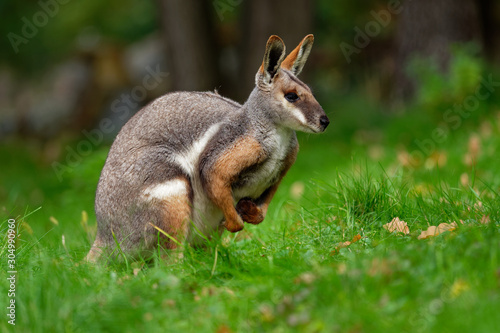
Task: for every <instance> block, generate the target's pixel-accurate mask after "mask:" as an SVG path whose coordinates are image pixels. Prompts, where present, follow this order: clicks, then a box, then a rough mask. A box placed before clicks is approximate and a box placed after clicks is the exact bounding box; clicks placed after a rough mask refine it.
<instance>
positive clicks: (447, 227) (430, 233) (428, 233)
mask: <svg viewBox="0 0 500 333" xmlns="http://www.w3.org/2000/svg"><path fill="white" fill-rule="evenodd" d="M456 228H457V222H452V223H441V224H440V225H438V226H437V227H436V226H434V225H431V226H430V227H429V228H428V229H427V230H425V231H422V233H421V234H420V236H418V239H426V238H429V237H434V236H437V235H439V234H442V233H443V232H445V231H452V230H455V229H456Z"/></svg>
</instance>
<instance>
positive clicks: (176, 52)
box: [158, 0, 217, 90]
mask: <svg viewBox="0 0 500 333" xmlns="http://www.w3.org/2000/svg"><path fill="white" fill-rule="evenodd" d="M158 1H159V8H160V13H159V15H160V20H161V25H162V30H163V36H164V38H165V43H166V48H167V55H168V60H169V61H168V64H169V72H170V75H171V82H172V89H174V90H213V89H214V88H215V87H216V82H217V57H216V45H214V42H213V41H214V38H213V34H212V25H211V22H210V17H211V15H210V13H211V11H212V8H211V2H210V1H204V0H158Z"/></svg>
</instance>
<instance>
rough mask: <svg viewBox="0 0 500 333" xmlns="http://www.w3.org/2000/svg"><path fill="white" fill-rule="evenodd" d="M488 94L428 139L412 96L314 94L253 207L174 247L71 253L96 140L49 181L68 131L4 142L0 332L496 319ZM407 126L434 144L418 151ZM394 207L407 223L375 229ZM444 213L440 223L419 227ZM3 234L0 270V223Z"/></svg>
mask: <svg viewBox="0 0 500 333" xmlns="http://www.w3.org/2000/svg"><path fill="white" fill-rule="evenodd" d="M497 102H498V101H496V100H493V99H490V100H488V101H486V102H484V103H483V104H484V105H483V104H482V106H481V108H480V110H481V112H482V113H481V114H478V115H476V116H474V117H471V118H469V119H466V120H464V122H463V124H462V125H461V127H460V128H458V129H457V130H454V131H452V132H450V133H449V135H448V136H447V138H446V140H444V141H441V142H439V144H438V143H436V142H434V143H432V142H431V141H425V140H430V138H432V134H431V133H432V131H433V129H434V128H435V127H436V126H437V125H436V124H438V122H435V121H434V120H433V119H431V118H430V117H422V116H418V114H417V115H416V111H415V110H412V109H411V108H409V109H408V110H407V112H406V113H405V115H404V116H388V115H386V116H381V114H383V113H380V111H379V110H377V109H376V108H377V107H380V106H373V103H371V102H370V101H369V100H366V98H363V97H359V96H357V97H351V98H345V97H344V98H343V99H339V100H335V99H334V98H331V99H328V100H326V102H323V106H324V108H325V110H327V112H328V114H329V116H330V118H331V120H332V124H331V125H330V127H329V128H328V130H327V132H326V133H325V134H324V135H304V134H300V135H299V141H300V144H301V151H300V152H299V155H298V160H297V162H296V164H295V165H294V166H293V167H292V169H291V170H290V172H289V174H288V175H287V176H286V178H285V180H284V183H283V184H282V186H281V187H280V190H279V191H278V193H277V195H276V197H275V199H274V200H273V202H272V204H271V207H270V211H269V213H268V216H267V217H266V219H265V221H264V222H263V223H262V224H261V225H258V226H253V225H246V226H245V229H244V230H243V231H242V232H240V233H238V234H229V233H225V234H224V235H223V236H222V237H221V238H220V239H214V240H213V241H211V242H210V243H208V244H207V246H206V247H205V248H201V249H194V248H189V247H186V248H185V249H184V258H183V259H182V260H180V261H174V260H170V261H168V260H161V259H158V258H154V259H153V260H152V261H148V262H144V261H143V260H138V261H126V262H124V261H121V262H116V261H109V262H108V263H107V265H94V264H87V263H85V262H83V261H82V258H83V257H84V256H85V255H86V253H87V252H88V250H89V248H90V244H91V242H92V241H93V237H94V236H95V230H96V227H95V224H96V221H95V214H94V212H93V199H94V192H95V188H96V184H97V180H98V177H99V173H100V169H101V168H102V165H103V164H104V160H105V157H106V154H107V151H108V149H109V145H102V146H99V147H94V149H93V151H92V153H91V154H89V155H88V156H85V157H84V158H83V159H82V162H81V163H78V165H76V166H74V167H72V168H71V171H70V172H68V173H66V174H65V175H64V177H63V178H62V181H59V180H58V178H57V177H56V175H55V173H54V172H53V169H52V167H51V164H50V162H48V160H50V159H49V158H48V156H52V155H53V152H54V151H60V154H59V156H60V159H64V152H65V147H66V145H68V146H69V147H74V146H75V145H76V144H77V142H78V140H73V141H71V140H70V141H68V142H64V143H62V144H61V143H60V142H58V143H51V142H47V143H45V144H44V145H41V144H40V143H38V142H35V141H31V142H30V141H23V142H20V141H16V140H13V141H7V142H4V143H2V146H1V147H0V154H1V156H4V157H6V158H4V159H3V161H2V167H1V168H2V172H1V174H0V184H1V186H0V200H1V201H0V211H1V221H2V224H1V228H2V232H3V234H4V235H7V229H8V219H9V218H13V219H15V220H16V223H17V224H16V229H17V232H18V238H17V241H16V254H17V257H16V262H15V268H16V270H17V282H16V286H15V294H16V295H15V300H16V303H15V305H16V310H15V316H16V317H15V319H16V321H15V324H16V325H15V327H13V326H11V325H10V324H9V323H8V320H9V319H8V317H6V316H5V314H7V310H6V309H5V308H6V306H8V304H9V303H8V302H9V299H10V298H9V297H8V296H7V295H8V293H9V285H8V283H6V282H5V279H4V282H3V283H1V284H0V295H1V296H0V299H1V304H2V307H3V308H4V312H5V314H4V315H3V320H2V321H1V322H0V330H1V331H2V332H5V331H16V332H136V331H141V332H219V333H222V332H497V331H498V329H499V327H500V315H499V314H498V310H499V309H500V253H499V252H500V251H499V250H500V197H499V193H500V177H499V176H498V175H499V174H500V157H498V154H497V151H498V150H499V148H500V136H499V134H500V113H499V111H498V110H499V107H498V103H497ZM435 108H436V109H438V107H437V106H436V107H435ZM360 110H361V111H360ZM422 119H423V120H422ZM415 140H420V141H419V142H425V145H427V146H430V145H431V143H432V144H433V145H434V147H431V148H433V149H430V151H429V153H428V154H427V153H426V152H422V151H420V152H421V154H419V153H418V149H419V145H418V143H416V141H415ZM421 150H422V149H421ZM61 152H62V153H61ZM415 152H417V153H415ZM395 218H399V219H400V220H401V221H404V222H406V226H407V229H402V230H403V231H407V232H397V231H393V232H390V230H387V224H388V223H389V222H391V221H392V220H393V219H395ZM442 223H445V224H446V225H444V226H446V227H447V229H449V230H446V231H445V230H441V231H442V232H441V233H439V234H438V233H437V232H434V233H432V234H431V235H429V234H427V235H426V234H425V233H424V234H422V232H424V231H426V230H428V228H429V227H430V226H438V225H440V224H442ZM384 225H385V226H386V227H384ZM2 244H3V246H2V249H1V251H2V252H1V253H2V261H1V263H0V265H1V267H2V270H3V271H4V272H7V271H9V270H10V269H9V267H8V262H7V256H8V253H9V252H8V242H7V236H4V240H3V243H2Z"/></svg>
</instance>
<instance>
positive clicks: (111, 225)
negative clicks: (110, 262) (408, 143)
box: [87, 45, 327, 260]
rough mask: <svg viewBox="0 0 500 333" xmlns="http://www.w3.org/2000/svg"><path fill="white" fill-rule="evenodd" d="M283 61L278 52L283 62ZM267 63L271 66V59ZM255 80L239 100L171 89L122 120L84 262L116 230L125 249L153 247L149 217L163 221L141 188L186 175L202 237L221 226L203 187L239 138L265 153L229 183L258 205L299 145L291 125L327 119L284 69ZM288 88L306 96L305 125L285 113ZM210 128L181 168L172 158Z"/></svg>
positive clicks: (317, 125) (313, 125)
mask: <svg viewBox="0 0 500 333" xmlns="http://www.w3.org/2000/svg"><path fill="white" fill-rule="evenodd" d="M270 51H272V50H267V51H266V54H269V53H270ZM283 52H284V45H283ZM282 60H283V56H282V57H280V58H279V61H280V63H281V61H282ZM301 61H305V60H304V59H301ZM278 65H279V64H278ZM268 67H269V68H274V67H273V66H272V64H270V65H269V66H268ZM271 74H272V76H273V77H272V81H271V83H269V84H268V86H266V87H262V86H261V85H259V81H260V82H262V79H263V77H264V75H266V76H269V75H271ZM256 80H257V82H256V83H257V86H256V87H255V88H254V90H253V91H252V93H251V94H250V96H249V98H248V100H247V101H246V102H245V104H244V105H240V104H238V103H236V102H234V101H232V100H230V99H227V98H224V97H222V96H220V95H218V94H215V93H210V92H174V93H170V94H167V95H165V96H163V97H160V98H158V99H157V100H155V101H154V102H152V103H151V104H149V105H148V106H146V107H145V108H144V109H142V110H141V111H140V112H138V113H137V114H136V115H135V116H134V117H133V118H132V119H130V121H129V122H127V124H125V126H124V127H123V128H122V130H121V131H120V133H119V134H118V136H117V137H116V139H115V141H114V143H113V145H112V146H111V149H110V151H109V155H108V158H107V160H106V163H105V165H104V168H103V170H102V173H101V177H100V179H99V183H98V186H97V192H96V201H95V211H96V216H97V222H98V229H97V236H96V241H95V243H94V245H93V248H92V249H91V252H90V253H89V255H88V257H87V258H88V259H89V260H95V259H96V258H97V257H98V256H99V254H100V250H99V249H100V248H108V249H111V248H114V247H115V246H116V244H115V240H114V238H113V233H114V235H115V237H116V240H117V241H118V242H119V243H120V247H121V249H122V250H123V251H125V252H126V253H129V254H135V253H138V252H143V251H144V250H146V251H147V250H153V249H154V246H155V240H156V238H157V234H158V233H157V231H156V230H155V229H153V227H151V226H150V225H149V223H150V222H151V223H153V224H155V225H160V224H161V220H162V219H164V218H165V217H164V215H163V211H162V208H161V207H159V206H158V205H157V202H156V201H150V202H145V201H144V200H143V196H142V193H144V191H145V190H146V189H148V188H150V187H151V186H155V185H157V184H163V183H165V182H167V181H169V180H172V179H184V180H185V181H186V182H187V183H188V184H189V187H188V197H189V202H190V204H191V205H192V208H191V216H190V218H191V219H193V220H196V221H194V222H195V224H196V225H198V226H200V225H202V226H203V227H201V229H202V230H201V231H202V232H203V233H205V234H206V235H207V236H210V234H211V233H213V232H220V230H222V229H221V227H220V225H221V223H222V221H223V219H224V216H223V214H222V212H221V211H220V209H218V208H217V207H215V206H214V205H210V202H208V201H209V200H208V199H207V198H206V197H204V191H205V187H206V186H207V182H208V181H209V173H210V171H211V169H212V167H213V166H214V164H215V163H216V162H217V160H218V158H219V157H220V156H221V155H222V154H224V153H225V152H226V151H227V150H228V149H230V148H231V147H232V144H233V143H234V142H236V141H237V140H239V139H241V138H247V137H248V138H253V139H255V140H256V141H257V142H259V143H260V145H261V146H262V147H263V150H264V151H265V155H266V159H265V161H264V162H262V163H256V164H255V165H253V166H251V167H249V168H247V169H246V170H243V171H242V172H241V174H240V175H239V176H238V177H237V179H236V180H235V182H234V183H233V184H232V190H233V196H234V200H235V202H238V201H239V200H240V199H242V198H251V199H254V200H256V201H257V203H258V200H259V198H260V197H261V195H262V194H263V193H264V192H265V191H266V190H267V189H268V188H269V187H270V186H272V185H273V184H275V183H276V182H278V181H279V175H280V172H281V171H282V170H283V168H284V165H283V161H284V160H285V158H286V156H288V154H289V153H290V152H291V151H292V150H294V149H295V148H296V147H297V146H298V143H297V138H296V135H295V131H294V130H303V131H308V132H321V131H323V130H324V129H325V128H326V125H327V123H326V125H325V123H324V119H325V118H326V116H325V113H324V111H323V109H322V108H321V106H320V105H319V104H318V103H317V102H316V100H315V99H314V97H312V94H311V92H310V90H309V88H308V87H307V86H305V85H304V84H303V83H302V82H300V81H299V80H298V79H297V78H296V77H295V75H293V74H292V72H290V71H288V70H286V69H278V70H277V72H276V73H260V72H259V73H258V74H257V77H256ZM292 86H293V87H294V89H295V88H296V89H297V91H300V94H301V95H300V94H299V95H300V96H302V97H303V101H301V103H302V104H300V103H298V104H297V105H298V106H297V108H296V109H297V110H299V111H294V112H301V113H302V115H303V119H305V120H306V121H307V123H305V124H303V123H300V121H299V120H297V119H302V116H300V115H298V118H297V117H295V118H294V117H292V116H291V115H290V109H289V106H288V104H287V103H288V102H287V101H285V99H284V97H283V93H284V92H283V91H282V90H283V89H285V88H286V89H289V88H288V87H292ZM287 108H288V109H287ZM321 119H323V121H321ZM326 119H327V118H326ZM217 124H218V125H217ZM214 126H217V127H214ZM211 128H216V129H217V131H216V132H215V133H214V134H213V135H212V136H210V137H209V140H208V142H207V143H206V146H204V149H203V150H202V151H200V152H199V155H197V156H196V159H195V161H194V165H193V166H192V167H193V172H188V171H186V170H190V169H189V166H186V165H180V164H179V159H178V158H176V156H178V155H179V154H181V153H182V152H188V151H191V150H193V144H194V143H195V142H198V141H199V140H200V138H202V137H203V136H204V135H206V133H207V131H209V129H211ZM200 202H202V203H203V205H201V206H200ZM197 205H198V206H199V207H197ZM200 207H202V208H200ZM199 209H202V210H204V211H201V212H200V211H198V210H199ZM205 219H206V220H205ZM186 239H187V241H188V242H190V243H199V242H200V240H201V239H200V238H199V237H197V236H196V234H195V232H194V230H192V228H191V227H190V228H189V229H188V234H187V235H186Z"/></svg>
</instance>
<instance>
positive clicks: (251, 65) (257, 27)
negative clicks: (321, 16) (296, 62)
mask: <svg viewBox="0 0 500 333" xmlns="http://www.w3.org/2000/svg"><path fill="white" fill-rule="evenodd" d="M244 6H245V7H244V8H243V11H242V14H243V15H244V17H243V18H242V23H243V27H242V31H243V38H242V44H241V50H242V52H241V67H240V81H239V85H238V88H239V94H238V95H239V96H240V97H241V98H244V97H247V96H248V95H249V94H250V91H251V90H252V89H253V87H254V85H255V84H254V82H255V80H254V78H255V73H257V70H258V69H259V66H260V65H261V63H262V57H263V56H264V50H265V47H266V42H267V39H268V38H269V36H271V35H278V36H280V37H281V38H282V39H283V41H284V42H285V44H286V47H287V53H288V52H290V51H292V50H293V49H294V48H295V47H296V46H297V45H298V43H299V42H300V41H301V39H302V38H304V36H306V35H307V34H309V33H312V32H313V31H312V18H313V8H314V1H310V0H274V1H269V0H252V1H245V3H244Z"/></svg>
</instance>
